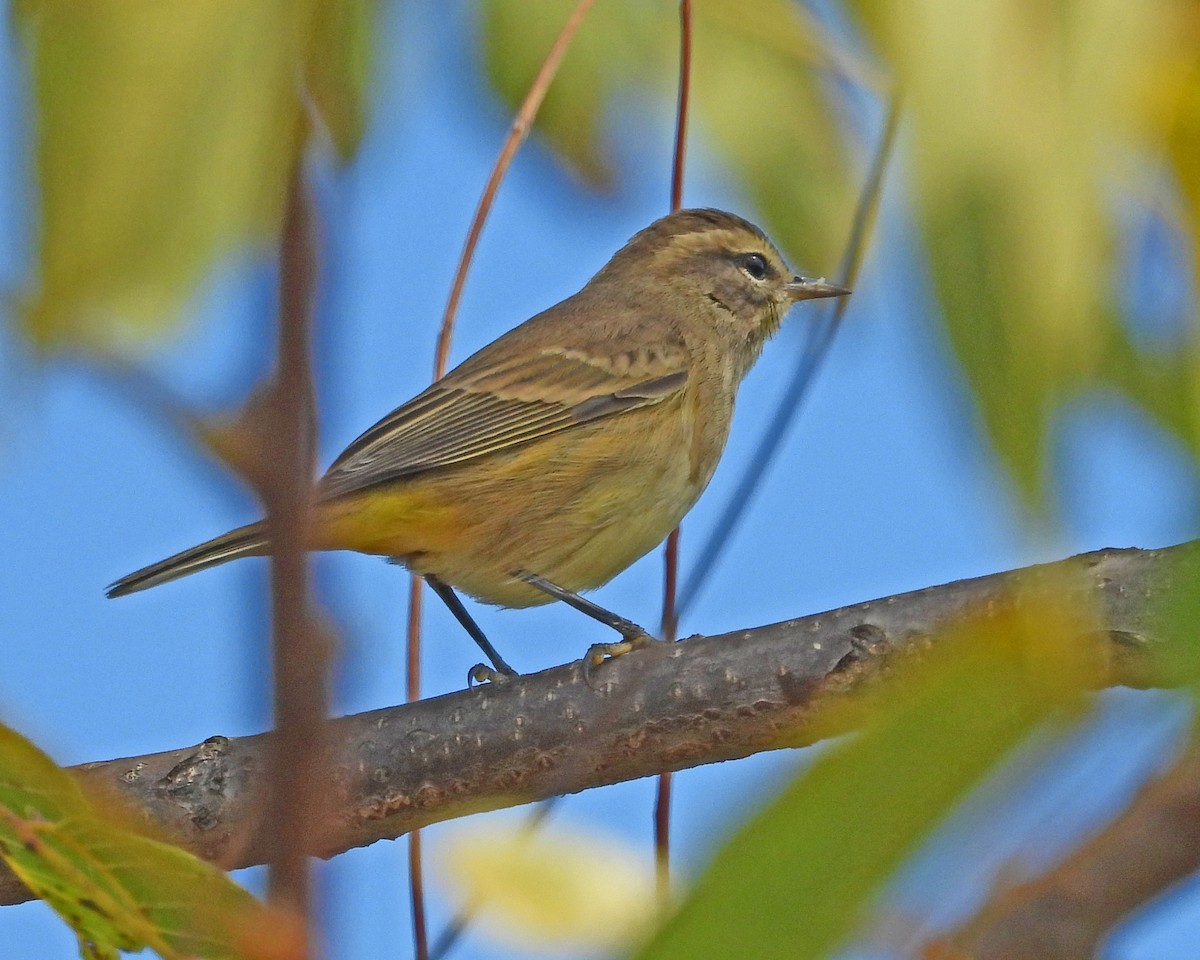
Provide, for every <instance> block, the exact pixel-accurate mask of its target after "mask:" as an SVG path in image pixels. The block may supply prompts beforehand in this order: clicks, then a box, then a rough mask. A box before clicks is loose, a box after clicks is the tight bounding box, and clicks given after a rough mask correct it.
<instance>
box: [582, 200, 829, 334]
mask: <svg viewBox="0 0 1200 960" xmlns="http://www.w3.org/2000/svg"><path fill="white" fill-rule="evenodd" d="M602 278H604V279H608V280H618V281H620V282H623V283H632V285H634V286H636V287H637V288H639V289H640V291H641V292H642V293H643V294H644V295H646V296H648V297H649V296H652V297H654V298H655V299H658V300H660V302H661V299H662V298H663V297H668V298H670V299H669V301H668V302H672V303H674V304H676V305H677V306H678V307H679V308H680V309H686V310H688V311H693V312H703V315H704V316H706V317H710V318H711V319H712V322H713V323H714V324H715V325H717V327H718V328H720V329H722V332H725V333H728V334H731V335H732V337H733V339H734V340H735V341H738V342H740V343H744V344H745V345H746V346H747V347H748V348H749V349H750V350H751V351H753V353H754V354H755V355H757V351H758V350H759V349H760V348H761V346H762V343H763V342H764V341H765V340H766V339H767V338H768V337H770V336H772V335H773V334H774V333H775V332H776V331H777V330H778V329H779V324H780V322H781V321H782V319H783V315H784V314H785V313H786V312H787V310H788V308H789V307H790V306H791V305H792V304H794V303H798V302H799V301H801V300H814V299H818V298H821V297H839V296H844V295H846V294H848V293H849V292H850V291H849V290H846V289H844V288H842V287H839V286H835V285H834V284H830V283H826V282H825V281H824V280H823V279H822V280H811V279H808V278H806V277H801V276H797V275H795V274H794V273H793V272H792V271H791V270H790V269H788V266H787V264H786V263H785V262H784V259H783V257H782V255H781V254H780V253H779V251H778V249H776V247H775V245H774V244H773V243H772V242H771V241H770V239H769V238H768V237H767V235H766V234H765V233H763V232H762V230H760V229H759V228H758V227H756V226H755V225H754V224H752V223H750V222H749V221H748V220H744V219H743V218H741V217H739V216H737V215H735V214H732V213H726V212H724V211H722V210H711V209H698V210H679V211H676V212H675V213H672V214H669V215H668V216H665V217H662V218H661V219H659V220H656V221H654V223H652V224H650V226H648V227H646V228H645V229H644V230H641V231H639V232H638V233H637V234H635V235H634V236H633V238H632V239H630V241H629V242H628V243H627V244H625V246H624V247H622V248H621V249H620V250H619V251H617V253H616V254H615V255H614V256H613V258H612V260H610V261H609V263H608V264H607V266H605V268H604V269H603V270H602V271H601V272H600V273H599V274H598V275H597V278H596V279H598V280H599V279H602Z"/></svg>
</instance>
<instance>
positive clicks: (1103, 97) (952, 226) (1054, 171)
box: [849, 0, 1200, 504]
mask: <svg viewBox="0 0 1200 960" xmlns="http://www.w3.org/2000/svg"><path fill="white" fill-rule="evenodd" d="M849 6H850V7H851V8H853V9H854V10H856V11H857V12H858V13H859V14H860V16H861V19H862V23H863V24H864V26H865V27H866V29H867V31H868V34H869V35H870V38H871V40H872V41H873V43H874V44H875V46H876V47H877V49H878V50H879V52H880V53H881V55H882V57H883V58H884V60H885V62H886V64H887V66H888V68H889V69H890V70H891V71H893V72H894V80H895V82H896V83H898V85H899V87H900V89H901V90H902V91H903V96H904V101H905V108H906V116H907V121H908V125H909V133H910V141H909V143H910V148H911V149H910V159H911V162H910V164H909V172H910V175H911V180H912V183H913V187H914V194H915V205H916V215H917V218H918V221H919V223H920V226H921V229H922V231H923V233H924V236H925V239H926V243H927V246H928V250H929V255H930V259H931V265H932V269H933V274H934V279H935V282H936V285H937V291H938V294H939V297H940V299H941V302H942V306H943V308H944V311H945V319H946V322H947V325H948V328H949V333H950V337H951V340H952V342H953V344H954V347H955V349H956V351H957V353H958V356H959V358H960V359H961V361H962V363H963V364H964V366H965V368H966V372H967V374H968V376H969V377H970V379H971V383H972V386H973V387H974V389H975V393H976V396H977V398H978V401H979V404H980V409H981V411H982V415H983V419H984V421H985V423H986V425H987V428H988V431H989V433H990V435H991V437H992V439H993V441H994V442H995V444H996V446H997V448H998V450H999V452H1000V454H1001V456H1002V458H1003V460H1004V462H1005V463H1006V465H1007V466H1008V467H1009V469H1010V470H1011V471H1012V473H1013V475H1014V476H1015V477H1016V479H1017V481H1018V484H1019V487H1020V489H1021V491H1022V492H1023V493H1024V494H1025V495H1026V498H1027V500H1028V501H1029V502H1030V503H1033V504H1042V503H1043V502H1044V496H1045V493H1046V489H1047V476H1046V461H1047V454H1048V448H1049V442H1050V429H1051V426H1052V423H1053V420H1054V417H1055V415H1056V413H1057V411H1058V410H1059V408H1060V406H1061V404H1062V403H1063V401H1064V400H1065V399H1067V398H1069V397H1070V396H1072V395H1074V394H1077V393H1079V392H1080V391H1082V390H1084V389H1085V388H1088V387H1091V386H1096V385H1103V384H1110V385H1115V386H1117V387H1118V388H1119V389H1123V390H1125V391H1126V392H1127V393H1129V394H1130V395H1132V396H1133V397H1134V398H1135V399H1137V400H1138V401H1140V402H1142V403H1144V404H1146V405H1147V406H1148V407H1149V408H1150V409H1151V410H1153V411H1154V412H1155V413H1156V414H1157V415H1158V416H1159V417H1160V419H1162V420H1163V422H1164V423H1166V424H1167V425H1168V426H1170V427H1171V428H1172V429H1174V430H1176V431H1178V432H1179V433H1181V434H1183V435H1184V436H1185V437H1186V438H1187V439H1188V440H1189V441H1190V442H1191V444H1192V446H1193V450H1197V449H1200V447H1197V436H1196V432H1195V423H1196V414H1197V407H1196V400H1197V397H1196V396H1194V395H1192V391H1193V390H1194V384H1195V383H1196V382H1198V381H1197V378H1196V377H1195V374H1196V373H1197V372H1200V371H1197V370H1196V369H1195V368H1194V360H1192V358H1191V357H1192V355H1194V354H1195V346H1196V342H1195V341H1196V338H1195V331H1194V326H1193V329H1192V330H1191V331H1190V332H1189V334H1188V336H1187V340H1186V343H1183V344H1181V345H1180V349H1179V351H1178V353H1177V354H1174V355H1171V356H1167V357H1163V356H1154V357H1147V356H1143V355H1141V354H1140V353H1139V352H1138V351H1137V350H1136V349H1135V348H1134V346H1133V345H1132V344H1131V342H1130V339H1129V334H1128V331H1127V329H1126V327H1125V326H1124V324H1123V323H1122V318H1121V316H1120V315H1119V304H1120V298H1121V293H1122V289H1123V287H1124V285H1125V284H1127V283H1128V276H1127V270H1128V264H1126V263H1124V262H1122V260H1121V256H1120V254H1121V250H1120V244H1119V240H1120V237H1119V236H1118V234H1119V229H1120V225H1119V224H1118V222H1117V216H1116V215H1117V198H1119V197H1123V196H1124V197H1130V198H1133V199H1135V200H1137V201H1138V202H1142V203H1146V204H1150V205H1153V206H1158V205H1160V204H1163V203H1164V202H1168V201H1167V200H1166V199H1165V198H1164V196H1163V194H1164V192H1167V193H1169V191H1162V190H1161V189H1155V187H1154V186H1153V184H1154V182H1155V179H1156V176H1155V175H1156V171H1158V170H1161V168H1162V167H1163V165H1164V164H1166V165H1169V166H1170V167H1171V168H1172V169H1173V171H1174V173H1175V175H1176V177H1177V178H1178V180H1179V182H1180V184H1181V185H1182V186H1183V194H1184V195H1185V196H1186V197H1188V199H1189V205H1190V211H1191V222H1192V225H1193V227H1195V226H1196V225H1197V218H1196V209H1197V204H1196V200H1197V198H1198V196H1200V193H1198V190H1200V186H1198V183H1197V173H1198V170H1197V160H1196V157H1197V156H1198V153H1197V148H1200V143H1197V142H1196V141H1197V133H1198V130H1200V96H1197V92H1196V85H1197V82H1198V81H1197V74H1196V70H1197V65H1198V64H1200V42H1198V41H1200V33H1198V27H1200V19H1198V10H1197V7H1196V6H1195V5H1194V4H1184V3H1179V2H1174V0H1163V2H1152V3H1139V4H1129V3H1125V2H1123V0H1063V2H1060V3H1056V4H1022V3H1012V2H1011V0H976V2H975V3H972V4H971V5H970V14H969V16H966V15H964V9H963V6H962V5H961V4H960V3H956V2H954V0H920V2H917V3H912V4H894V3H883V2H879V0H850V3H849ZM1194 239H1195V234H1193V237H1192V240H1193V242H1194ZM1189 320H1190V321H1192V322H1193V324H1194V320H1195V318H1194V317H1191V318H1189Z"/></svg>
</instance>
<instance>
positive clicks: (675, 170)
mask: <svg viewBox="0 0 1200 960" xmlns="http://www.w3.org/2000/svg"><path fill="white" fill-rule="evenodd" d="M691 92H692V0H680V3H679V101H678V103H677V105H676V108H675V156H674V161H673V162H672V164H671V212H672V213H674V212H675V211H676V210H679V209H680V208H681V207H682V206H683V171H684V161H685V159H686V157H687V125H688V112H689V111H688V106H689V103H690V100H691ZM679 536H680V528H679V527H676V528H675V529H674V530H672V531H671V535H670V536H669V537H667V545H666V547H665V548H664V552H663V568H664V571H663V574H664V575H663V609H662V631H661V632H662V638H663V640H664V641H666V642H667V643H673V642H674V641H675V636H676V634H677V632H678V630H679V612H678V610H677V609H676V606H675V593H676V589H677V586H678V582H679ZM654 879H655V889H656V890H657V892H658V901H659V905H660V906H661V907H662V909H663V910H664V911H665V910H666V909H667V907H668V906H669V905H670V900H671V774H670V771H667V772H664V773H660V774H659V775H658V786H657V789H656V791H655V798H654Z"/></svg>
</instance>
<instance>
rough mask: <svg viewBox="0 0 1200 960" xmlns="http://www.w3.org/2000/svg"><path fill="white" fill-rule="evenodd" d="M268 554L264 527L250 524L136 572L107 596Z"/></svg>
mask: <svg viewBox="0 0 1200 960" xmlns="http://www.w3.org/2000/svg"><path fill="white" fill-rule="evenodd" d="M267 552H269V548H268V544H267V537H266V533H265V532H264V529H263V524H262V523H251V524H249V525H248V526H245V527H238V528H237V529H236V530H230V531H229V533H226V534H223V535H221V536H219V537H215V538H214V539H212V540H208V541H206V542H205V543H202V544H200V545H198V546H195V547H192V548H191V549H190V550H184V551H182V552H181V553H177V554H175V555H174V556H172V557H167V559H166V560H159V561H158V563H152V564H150V566H148V567H142V569H141V570H135V571H134V572H133V573H131V574H129V575H128V576H124V577H122V578H121V579H120V580H118V581H117V582H116V583H114V584H111V585H110V586H109V587H108V589H107V591H105V592H106V593H107V594H108V596H109V597H123V596H125V595H126V594H130V593H137V592H138V591H139V590H145V589H147V588H149V587H156V586H158V585H159V584H160V583H166V582H167V581H168V580H177V579H179V578H180V577H186V576H187V575H188V574H190V573H195V572H196V571H198V570H207V569H208V568H209V567H215V566H218V565H219V564H222V563H226V562H228V561H230V560H236V559H238V558H239V557H258V556H262V555H263V554H265V553H267Z"/></svg>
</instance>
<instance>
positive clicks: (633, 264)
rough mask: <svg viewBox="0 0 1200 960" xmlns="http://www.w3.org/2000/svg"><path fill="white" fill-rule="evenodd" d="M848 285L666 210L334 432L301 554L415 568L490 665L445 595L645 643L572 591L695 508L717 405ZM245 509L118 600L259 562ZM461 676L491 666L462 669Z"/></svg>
mask: <svg viewBox="0 0 1200 960" xmlns="http://www.w3.org/2000/svg"><path fill="white" fill-rule="evenodd" d="M847 293H849V291H848V290H845V289H843V288H841V287H838V286H834V285H833V284H829V283H826V282H825V281H824V280H810V279H806V278H803V277H799V276H794V275H793V274H792V272H791V271H790V270H789V269H788V268H787V266H786V264H785V263H784V260H783V258H782V256H780V254H779V251H778V250H777V249H776V248H775V246H774V244H772V243H771V241H770V240H769V239H768V238H767V236H766V234H764V233H763V232H762V231H761V230H760V229H759V228H758V227H756V226H754V225H753V224H751V223H750V222H748V221H746V220H744V219H742V218H741V217H739V216H736V215H734V214H731V213H725V212H723V211H720V210H711V209H697V210H679V211H677V212H675V213H672V214H669V215H668V216H665V217H662V218H661V219H659V220H656V221H655V222H654V223H652V224H650V226H648V227H646V228H645V229H644V230H642V231H640V232H639V233H637V234H636V235H634V237H633V238H632V239H631V240H630V241H629V242H628V243H626V244H625V246H623V247H622V248H621V249H620V250H618V251H617V253H616V254H615V255H614V256H613V258H612V259H611V260H609V261H608V263H607V264H605V266H604V267H603V268H602V269H601V270H600V272H599V273H597V274H596V275H595V276H594V277H592V279H591V280H589V281H588V282H587V284H586V285H585V286H584V287H583V289H582V290H580V291H579V292H578V293H576V294H574V295H573V296H570V297H568V298H567V299H566V300H563V301H562V302H561V303H559V304H557V305H556V306H553V307H551V308H550V309H548V310H546V311H544V312H542V313H540V314H538V315H537V316H535V317H533V318H532V319H530V320H527V321H525V323H523V324H521V325H520V326H518V327H516V328H515V329H513V330H510V331H509V332H508V333H506V334H504V335H503V336H501V337H500V338H499V339H497V340H495V341H493V342H492V343H490V344H488V345H487V346H486V347H484V348H483V349H482V350H480V351H479V352H478V353H476V354H475V355H474V356H472V357H470V358H468V359H467V360H465V361H464V362H463V363H462V364H460V365H459V366H458V367H456V368H455V369H454V370H452V371H451V372H450V373H448V374H447V375H446V376H445V377H443V378H442V379H441V380H438V381H437V382H436V383H434V384H433V385H432V386H430V387H429V388H428V389H427V390H425V391H424V392H422V393H420V394H418V395H417V396H416V397H414V398H413V399H411V400H409V401H408V402H407V403H405V404H404V405H403V406H401V407H398V408H397V409H396V410H394V411H393V412H392V413H390V414H388V415H387V416H386V417H384V418H383V419H382V420H380V421H379V422H378V423H376V424H375V425H374V426H373V427H371V428H370V429H369V430H367V431H366V432H365V433H364V434H362V436H360V437H359V438H358V439H357V440H355V441H354V442H353V443H351V444H350V446H348V447H347V448H346V449H345V450H344V451H343V452H342V453H341V455H340V456H338V458H337V459H336V460H334V462H333V464H332V465H331V466H330V468H329V470H328V472H327V473H326V474H325V476H324V477H323V478H322V479H321V480H320V481H319V482H318V483H317V486H316V489H315V491H314V494H313V518H314V519H313V533H312V543H311V545H310V546H311V548H312V549H314V550H356V551H359V552H360V553H368V554H378V555H381V556H384V557H389V558H392V559H393V560H395V561H397V562H399V563H402V564H403V565H404V566H406V567H408V569H409V570H410V571H412V572H413V573H415V574H417V575H419V576H421V577H423V578H424V579H425V580H426V581H427V582H428V583H429V585H430V586H431V587H432V588H433V590H434V592H435V593H437V595H438V596H439V597H441V599H442V600H443V601H444V602H445V603H446V604H447V606H448V607H449V608H450V610H451V612H452V613H453V614H454V615H455V617H456V618H457V619H458V620H459V622H460V623H461V624H462V625H463V627H464V628H465V629H466V630H467V632H468V633H469V634H470V635H471V636H472V638H473V639H474V640H475V641H476V643H478V644H479V646H480V648H481V649H482V650H483V652H484V653H485V654H486V655H487V657H488V658H489V660H491V662H492V664H493V666H494V667H495V670H496V671H498V672H499V673H500V674H511V673H513V672H514V671H513V670H512V668H511V667H509V666H508V664H507V663H505V662H504V660H503V658H501V657H500V656H499V654H498V653H497V652H496V650H495V649H494V648H493V647H492V645H491V644H490V643H489V642H488V640H487V638H486V636H485V635H484V634H483V631H482V630H480V629H479V627H478V626H477V625H476V624H475V622H474V620H473V619H472V618H471V616H470V614H469V613H468V612H467V610H466V608H465V607H464V606H463V604H462V601H461V600H460V599H459V597H458V595H457V594H456V593H455V590H461V591H463V592H464V593H467V594H469V595H470V596H472V597H475V598H476V599H478V600H481V601H483V602H485V603H490V604H495V605H498V606H501V607H530V606H535V605H538V604H543V603H548V602H550V601H551V600H554V599H558V600H563V601H565V602H567V603H569V604H571V605H572V606H574V607H576V608H578V609H580V610H582V611H583V612H584V613H586V614H588V615H589V616H591V617H594V618H595V619H597V620H599V621H601V622H602V623H605V624H607V625H608V626H610V627H612V628H614V629H615V630H617V631H618V632H619V633H620V634H621V636H622V640H621V641H620V642H618V643H612V644H596V645H595V646H594V647H593V648H592V649H591V651H589V657H588V660H589V662H591V663H596V662H599V660H601V659H603V658H604V657H605V656H607V655H616V654H619V653H623V652H625V651H627V650H629V649H632V648H633V647H635V646H639V645H641V644H643V643H645V642H646V641H648V640H649V639H650V637H649V634H647V632H646V631H645V630H643V629H642V628H641V627H639V626H638V625H637V624H635V623H632V622H631V621H629V620H626V619H625V618H623V617H620V616H617V615H616V614H614V613H612V612H611V611H608V610H605V609H604V608H602V607H600V606H598V605H596V604H594V603H592V602H591V601H589V600H586V599H585V598H583V597H581V596H580V595H579V594H580V592H582V591H585V590H589V589H591V588H594V587H598V586H600V585H601V584H604V583H607V582H608V581H609V580H610V579H611V578H612V577H614V576H615V575H616V574H618V573H620V572H621V571H622V570H624V569H625V568H626V567H628V566H629V565H630V564H632V563H633V562H634V561H635V560H637V559H638V558H639V557H641V556H642V555H643V554H645V553H647V552H648V551H650V550H651V549H653V548H654V547H655V546H656V545H657V544H659V543H661V542H662V541H663V540H664V539H665V538H666V536H667V534H669V533H670V532H671V531H672V530H673V529H674V528H675V527H676V526H677V525H678V524H679V522H680V520H682V519H683V516H684V514H686V513H687V512H688V510H690V509H691V507H692V505H693V504H695V502H696V500H697V499H698V498H699V496H700V494H701V493H702V492H703V491H704V488H705V487H706V486H707V485H708V482H709V480H710V479H711V477H712V475H713V471H714V470H715V469H716V466H717V461H718V460H719V459H720V457H721V453H722V451H723V449H724V447H725V441H726V439H727V438H728V436H729V428H730V423H731V421H732V418H733V406H734V398H735V395H736V393H737V389H738V386H739V384H740V383H741V381H742V378H743V377H744V376H745V375H746V372H747V371H748V370H749V369H750V367H751V366H752V365H753V364H754V362H755V360H757V359H758V356H759V354H760V353H761V351H762V347H763V344H764V343H765V342H766V340H767V339H768V338H770V337H771V336H772V335H774V334H775V332H776V331H777V330H778V329H779V326H780V323H781V322H782V320H783V316H784V314H785V313H786V312H787V310H788V309H789V308H790V307H791V306H792V304H794V303H796V302H798V301H800V300H811V299H814V298H819V297H837V296H843V295H845V294H847ZM270 551H271V544H270V542H269V541H268V539H267V536H266V532H265V525H264V524H263V523H262V522H261V521H260V522H258V523H252V524H249V525H248V526H244V527H239V528H238V529H236V530H232V531H230V532H229V533H226V534H224V535H223V536H220V537H217V538H215V539H213V540H209V541H207V542H206V543H202V544H200V545H199V546H195V547H192V548H191V549H190V550H184V551H183V552H181V553H177V554H175V555H174V556H171V557H168V558H167V559H165V560H162V561H159V562H158V563H155V564H152V565H150V566H148V567H145V568H143V569H141V570H138V571H136V572H135V573H131V574H129V575H128V576H126V577H122V578H121V579H120V580H118V581H117V582H116V583H114V584H112V585H111V586H110V587H109V588H108V596H110V597H120V596H124V595H126V594H130V593H135V592H137V591H139V590H144V589H146V588H147V587H152V586H156V585H157V584H160V583H165V582H166V581H168V580H174V579H176V578H178V577H183V576H186V575H188V574H191V573H195V572H196V571H198V570H204V569H207V568H208V567H213V566H216V565H218V564H222V563H225V562H227V561H229V560H235V559H237V558H239V557H248V556H261V555H264V554H269V553H270ZM473 675H474V676H475V677H476V678H483V677H491V678H494V677H495V674H494V673H493V672H492V671H490V670H488V669H487V668H486V667H483V666H482V665H480V666H479V667H477V668H475V670H474V671H473Z"/></svg>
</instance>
